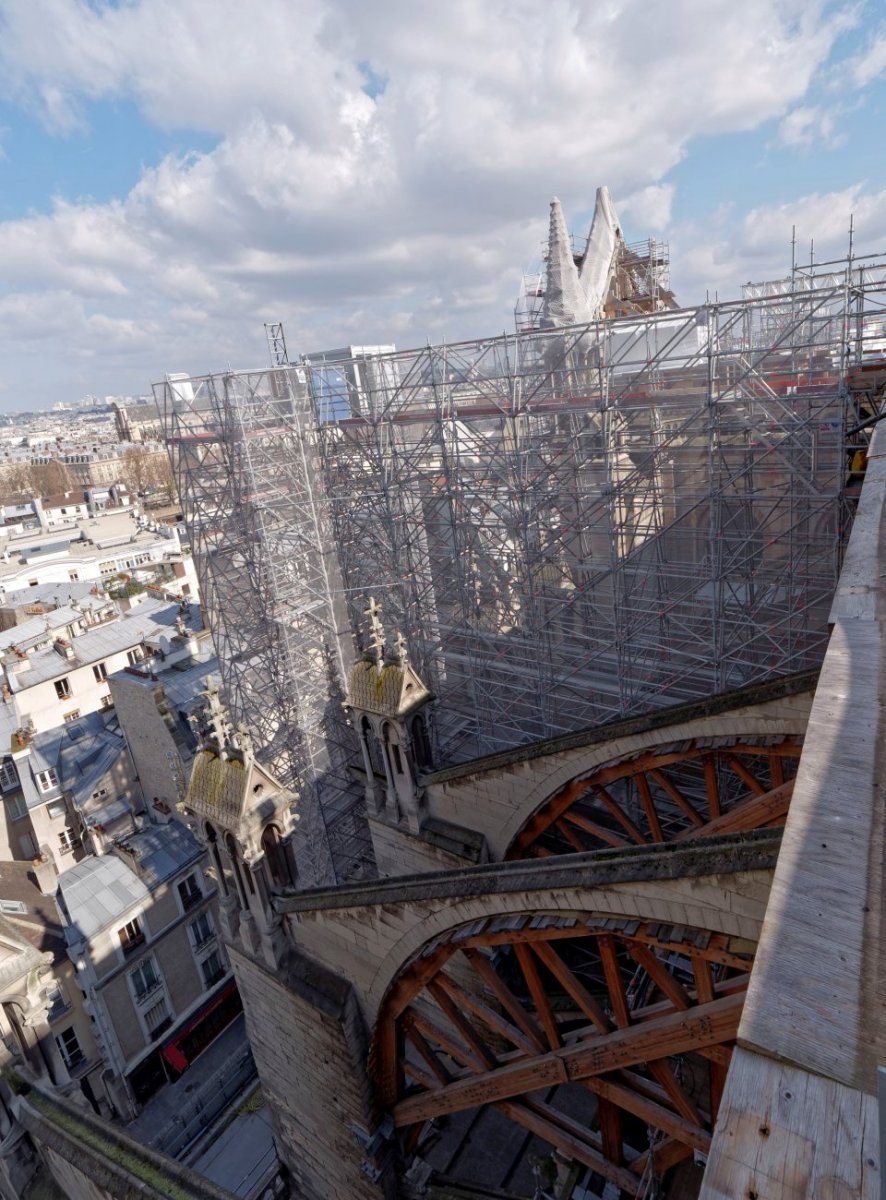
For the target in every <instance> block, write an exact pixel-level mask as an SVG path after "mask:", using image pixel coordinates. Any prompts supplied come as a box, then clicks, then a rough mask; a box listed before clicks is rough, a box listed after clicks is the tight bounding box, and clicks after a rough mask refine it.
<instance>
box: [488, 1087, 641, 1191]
mask: <svg viewBox="0 0 886 1200" xmlns="http://www.w3.org/2000/svg"><path fill="white" fill-rule="evenodd" d="M495 1107H496V1108H497V1109H498V1110H499V1112H502V1113H504V1114H505V1116H507V1117H510V1119H511V1120H512V1121H514V1122H516V1124H518V1125H522V1126H523V1128H524V1129H528V1130H530V1131H531V1132H532V1133H534V1134H535V1135H536V1136H537V1137H540V1138H541V1139H542V1140H543V1141H545V1142H548V1143H549V1145H551V1146H554V1147H555V1148H556V1149H557V1150H559V1151H560V1152H561V1153H562V1154H564V1155H565V1156H566V1157H567V1158H570V1159H575V1160H576V1161H577V1162H581V1163H584V1165H585V1166H586V1167H590V1168H591V1170H592V1171H596V1172H597V1174H598V1175H602V1176H603V1178H604V1179H609V1180H611V1181H612V1182H613V1183H614V1184H615V1185H616V1186H617V1187H619V1188H621V1189H622V1190H623V1191H624V1192H626V1193H627V1194H628V1195H629V1196H636V1195H637V1192H638V1190H639V1180H638V1178H637V1176H636V1175H634V1174H632V1173H631V1172H630V1171H629V1170H627V1169H626V1168H624V1167H619V1166H617V1165H616V1164H615V1163H612V1162H610V1161H609V1160H608V1159H607V1158H605V1157H604V1155H603V1154H601V1153H600V1152H599V1151H598V1150H596V1149H594V1147H593V1146H592V1145H590V1144H589V1142H588V1134H587V1132H586V1131H582V1132H583V1136H582V1137H578V1136H577V1135H576V1134H575V1133H573V1132H570V1131H567V1130H566V1129H564V1128H563V1125H562V1123H561V1119H560V1118H561V1114H560V1113H557V1112H556V1110H554V1109H551V1110H550V1112H551V1113H554V1114H555V1115H556V1118H557V1119H554V1118H552V1117H551V1116H548V1115H546V1114H545V1113H544V1112H543V1111H539V1109H540V1107H541V1106H540V1105H538V1104H532V1105H529V1104H517V1103H515V1102H514V1101H512V1100H502V1101H500V1102H499V1103H497V1104H496V1105H495Z"/></svg>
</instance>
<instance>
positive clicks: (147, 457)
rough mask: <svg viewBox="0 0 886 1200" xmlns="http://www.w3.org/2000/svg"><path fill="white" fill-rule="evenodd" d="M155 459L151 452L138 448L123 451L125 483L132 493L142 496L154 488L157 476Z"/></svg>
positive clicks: (122, 467) (122, 466)
mask: <svg viewBox="0 0 886 1200" xmlns="http://www.w3.org/2000/svg"><path fill="white" fill-rule="evenodd" d="M155 457H156V455H154V454H152V453H151V452H150V451H149V450H140V449H139V448H138V447H137V446H132V447H130V449H128V450H124V451H123V455H122V457H121V470H122V473H123V482H124V483H125V484H126V486H127V487H128V488H129V490H130V491H131V492H135V493H136V494H141V493H142V492H144V491H147V489H148V488H149V487H151V486H153V483H154V475H155V467H154V462H153V460H154V458H155Z"/></svg>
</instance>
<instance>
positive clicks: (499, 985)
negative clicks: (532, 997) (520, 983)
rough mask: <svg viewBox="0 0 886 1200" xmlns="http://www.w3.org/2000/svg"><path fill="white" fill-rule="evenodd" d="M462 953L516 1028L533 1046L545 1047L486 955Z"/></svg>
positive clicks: (469, 950)
mask: <svg viewBox="0 0 886 1200" xmlns="http://www.w3.org/2000/svg"><path fill="white" fill-rule="evenodd" d="M463 953H464V955H465V958H467V960H468V962H469V963H470V964H471V966H472V967H473V969H474V970H475V971H476V972H477V974H478V975H479V977H480V979H481V980H482V981H483V983H484V984H485V985H486V986H487V987H488V988H489V990H490V991H491V992H492V994H493V995H494V996H495V998H496V1000H498V1002H499V1004H500V1005H501V1006H502V1008H503V1009H504V1010H505V1012H506V1013H507V1014H508V1016H509V1017H510V1018H511V1020H512V1021H513V1022H514V1024H515V1025H516V1026H517V1027H518V1029H521V1030H522V1031H523V1033H524V1034H525V1035H526V1037H527V1038H528V1039H529V1041H530V1042H531V1043H532V1045H533V1046H534V1048H535V1049H536V1050H539V1051H541V1050H544V1049H546V1047H545V1043H544V1040H543V1038H542V1035H541V1031H540V1030H539V1028H538V1026H537V1025H536V1024H535V1022H534V1021H533V1020H532V1019H531V1018H530V1016H529V1014H528V1013H527V1012H526V1009H525V1008H524V1007H523V1005H522V1004H521V1003H520V1001H519V1000H518V999H517V997H516V996H515V995H514V993H513V992H512V991H511V989H510V988H509V987H508V985H507V984H506V983H505V981H504V980H503V979H502V978H501V976H500V975H498V974H497V973H496V972H495V969H494V968H493V966H492V964H491V963H490V962H489V960H488V959H487V957H486V955H485V954H483V953H482V952H481V951H480V950H472V949H467V950H464V951H463Z"/></svg>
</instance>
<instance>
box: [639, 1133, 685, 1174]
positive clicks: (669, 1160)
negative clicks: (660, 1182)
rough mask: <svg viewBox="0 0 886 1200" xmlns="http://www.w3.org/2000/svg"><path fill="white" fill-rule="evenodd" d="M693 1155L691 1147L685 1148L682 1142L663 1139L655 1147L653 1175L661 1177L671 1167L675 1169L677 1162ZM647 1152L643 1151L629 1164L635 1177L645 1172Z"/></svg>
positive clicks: (673, 1139) (647, 1159) (647, 1158)
mask: <svg viewBox="0 0 886 1200" xmlns="http://www.w3.org/2000/svg"><path fill="white" fill-rule="evenodd" d="M692 1153H693V1150H692V1147H691V1146H687V1145H686V1144H685V1143H684V1142H678V1141H677V1140H676V1139H675V1138H665V1139H664V1141H663V1142H660V1143H659V1145H657V1146H656V1147H655V1168H654V1169H655V1173H656V1175H663V1174H664V1173H665V1171H669V1170H670V1169H671V1167H675V1166H676V1165H677V1163H678V1162H682V1161H683V1159H685V1158H688V1157H689V1156H690V1154H692ZM649 1154H650V1152H649V1151H648V1150H644V1151H643V1153H642V1154H641V1155H640V1157H639V1158H635V1159H634V1161H633V1162H632V1163H631V1167H630V1169H631V1171H632V1172H633V1173H634V1174H635V1175H639V1176H642V1174H643V1172H644V1171H645V1170H646V1164H647V1163H648V1162H649Z"/></svg>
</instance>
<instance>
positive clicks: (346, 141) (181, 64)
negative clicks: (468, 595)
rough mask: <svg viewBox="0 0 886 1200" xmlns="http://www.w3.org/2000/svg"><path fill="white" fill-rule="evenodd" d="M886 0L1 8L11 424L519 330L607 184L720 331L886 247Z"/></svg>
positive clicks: (0, 237)
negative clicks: (25, 414)
mask: <svg viewBox="0 0 886 1200" xmlns="http://www.w3.org/2000/svg"><path fill="white" fill-rule="evenodd" d="M884 117H886V7H884V5H883V3H882V0H876V2H874V0H867V2H865V0H852V2H848V3H840V2H829V0H743V3H742V4H736V3H735V2H734V0H657V3H656V4H654V5H650V4H649V3H648V0H551V2H550V3H549V4H548V5H547V6H540V5H538V4H537V3H534V2H533V3H530V2H529V0H484V2H483V3H480V2H479V0H450V3H448V4H447V5H445V6H435V7H433V8H432V7H430V6H419V5H414V4H409V3H407V0H385V2H384V3H381V2H379V0H264V3H263V4H262V6H261V7H260V8H258V7H254V6H247V5H243V4H242V3H240V2H239V0H128V2H127V3H120V4H109V3H106V0H88V2H87V0H0V155H2V156H0V408H5V409H12V410H15V409H17V408H25V407H32V406H34V407H38V406H46V405H49V404H52V403H55V402H56V401H59V400H76V399H78V398H79V397H80V396H82V395H84V394H96V395H108V394H120V393H124V394H125V393H139V392H146V391H148V390H149V387H150V384H151V383H152V382H153V381H155V380H157V379H159V378H161V377H162V375H163V374H164V373H165V372H166V371H169V370H187V371H192V372H202V371H208V370H215V369H219V368H223V367H225V366H226V365H227V364H228V363H229V362H230V363H233V364H234V365H236V366H243V367H248V366H254V365H257V364H261V363H262V362H264V360H265V356H266V351H265V346H264V335H263V322H264V321H267V320H283V321H284V324H285V326H286V331H287V341H288V343H289V346H290V351H291V352H292V350H293V349H294V350H298V351H309V350H316V349H322V348H323V347H327V346H331V345H340V344H342V343H343V342H347V341H351V342H359V343H369V342H372V341H384V342H391V341H393V342H396V343H397V344H398V345H401V346H407V345H409V344H414V343H423V342H424V341H425V340H426V339H428V338H431V339H438V338H443V337H449V338H459V337H464V336H472V335H480V334H483V333H489V332H494V331H496V330H500V329H502V328H504V327H506V326H507V324H508V322H509V319H510V313H511V312H512V308H513V300H514V295H515V292H516V289H517V286H518V284H519V277H520V271H521V269H522V268H523V267H528V266H531V265H533V261H534V260H535V259H536V258H537V256H538V251H539V246H540V242H541V239H542V237H543V236H544V231H545V228H546V223H547V203H548V200H549V199H550V197H551V196H552V195H554V194H556V195H559V196H560V198H561V200H562V202H563V204H564V208H565V210H566V212H567V215H568V216H569V217H570V218H571V219H572V222H573V224H574V225H575V226H576V227H578V228H580V227H581V225H582V223H583V222H584V221H585V220H586V217H587V214H588V213H589V212H590V210H591V209H592V206H593V198H594V191H595V189H596V187H597V186H598V185H599V184H603V183H605V184H608V185H609V187H610V189H611V191H612V194H613V197H614V199H615V202H616V207H617V209H618V210H619V212H620V214H621V217H622V222H623V225H624V227H625V230H626V233H627V235H628V237H629V238H640V237H643V236H646V235H648V234H652V233H654V234H655V235H656V236H663V237H666V238H667V239H668V240H669V242H670V246H671V257H672V281H673V284H674V287H675V289H676V290H677V293H678V296H679V298H681V299H683V300H685V301H686V302H687V303H691V302H693V301H696V300H700V299H703V298H704V295H705V293H706V292H710V293H711V294H713V293H714V292H717V293H718V294H719V295H720V296H721V297H726V296H729V295H733V294H735V292H736V291H737V288H738V285H739V284H740V283H741V282H743V281H745V280H747V279H751V278H754V279H761V278H766V277H770V276H773V275H778V274H781V273H783V271H784V269H785V267H786V265H787V263H788V261H789V255H790V237H791V227H792V225H796V226H797V231H798V244H799V245H800V247H801V251H802V253H803V254H805V253H806V252H807V250H808V245H809V239H810V238H812V237H814V238H815V243H816V247H817V249H818V253H819V254H820V255H821V256H832V255H838V254H841V253H842V252H843V250H844V249H845V243H846V229H847V227H848V222H849V215H850V212H853V213H854V220H855V227H856V248H857V249H858V250H860V251H862V252H864V251H871V252H873V251H880V250H886V179H884V172H886V167H884V155H883V145H884V136H883V132H882V131H883V128H884Z"/></svg>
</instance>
